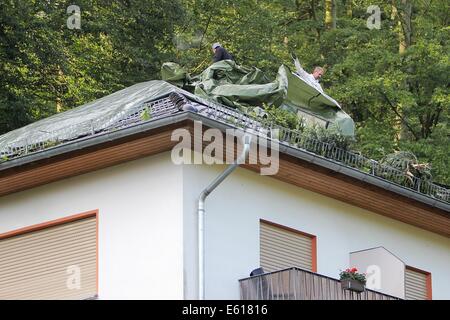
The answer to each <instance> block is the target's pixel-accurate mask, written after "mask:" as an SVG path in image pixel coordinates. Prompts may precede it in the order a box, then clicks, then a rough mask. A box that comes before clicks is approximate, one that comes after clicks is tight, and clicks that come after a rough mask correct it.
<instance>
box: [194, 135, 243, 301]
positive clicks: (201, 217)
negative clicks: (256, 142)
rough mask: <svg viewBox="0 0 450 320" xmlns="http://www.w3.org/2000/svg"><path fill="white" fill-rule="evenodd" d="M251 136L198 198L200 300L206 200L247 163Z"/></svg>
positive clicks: (203, 265)
mask: <svg viewBox="0 0 450 320" xmlns="http://www.w3.org/2000/svg"><path fill="white" fill-rule="evenodd" d="M250 142H251V136H249V135H245V136H244V149H243V150H242V154H241V155H240V156H239V157H238V158H237V159H236V161H234V162H233V163H232V164H231V165H229V166H228V168H226V169H225V171H223V172H222V173H221V174H220V175H219V176H218V177H217V178H216V179H214V181H213V182H211V184H210V185H209V186H208V187H206V188H205V189H204V190H203V191H202V192H201V193H200V196H199V198H198V207H197V213H198V299H199V300H204V299H205V200H206V197H207V196H208V195H209V194H211V192H213V191H214V189H215V188H216V187H217V186H218V185H219V184H220V183H221V182H222V181H223V180H225V178H226V177H228V176H229V175H230V174H231V173H232V172H233V171H234V170H235V169H236V168H237V167H238V166H239V164H241V163H245V159H247V155H248V153H249V150H250Z"/></svg>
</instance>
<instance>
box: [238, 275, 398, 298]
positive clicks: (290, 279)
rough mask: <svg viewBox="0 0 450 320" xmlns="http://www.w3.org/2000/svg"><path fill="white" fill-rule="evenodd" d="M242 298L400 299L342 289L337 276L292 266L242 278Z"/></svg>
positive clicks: (367, 290) (371, 292)
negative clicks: (331, 276) (332, 276)
mask: <svg viewBox="0 0 450 320" xmlns="http://www.w3.org/2000/svg"><path fill="white" fill-rule="evenodd" d="M239 283H240V295H241V300H400V299H399V298H396V297H393V296H390V295H387V294H383V293H380V292H377V291H373V290H369V289H366V290H365V291H364V292H353V291H349V290H343V289H341V283H340V281H339V280H337V279H333V278H330V277H327V276H323V275H320V274H317V273H314V272H310V271H306V270H302V269H299V268H289V269H284V270H280V271H275V272H270V273H265V274H261V275H257V276H253V277H249V278H245V279H241V280H239Z"/></svg>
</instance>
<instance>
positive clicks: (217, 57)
mask: <svg viewBox="0 0 450 320" xmlns="http://www.w3.org/2000/svg"><path fill="white" fill-rule="evenodd" d="M221 60H234V58H233V56H232V55H231V54H229V53H228V51H227V50H225V48H222V47H217V49H216V52H215V53H214V58H213V62H218V61H221Z"/></svg>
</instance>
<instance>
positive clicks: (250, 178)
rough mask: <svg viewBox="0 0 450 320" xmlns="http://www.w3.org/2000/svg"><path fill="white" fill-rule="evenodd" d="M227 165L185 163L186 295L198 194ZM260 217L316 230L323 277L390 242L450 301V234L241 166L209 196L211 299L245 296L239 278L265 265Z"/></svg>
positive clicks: (189, 294)
mask: <svg viewBox="0 0 450 320" xmlns="http://www.w3.org/2000/svg"><path fill="white" fill-rule="evenodd" d="M224 168H225V167H224V166H215V167H211V166H203V167H200V166H194V165H186V166H184V168H183V181H184V195H183V196H184V198H183V203H184V210H185V222H184V226H185V228H187V230H185V235H184V241H185V252H184V256H185V270H186V271H189V272H186V278H185V283H186V285H187V288H185V292H186V298H191V299H194V298H196V292H197V291H196V290H197V289H196V288H197V276H196V273H195V272H196V259H197V255H196V246H195V245H194V246H192V244H195V243H196V242H195V241H196V231H195V229H194V228H195V227H196V215H195V205H196V199H197V197H198V194H199V193H200V191H201V190H202V189H203V188H204V187H205V186H206V185H207V184H209V182H210V181H211V180H212V179H213V178H214V177H216V176H217V175H218V174H219V173H220V172H221V171H222V170H223V169H224ZM260 218H261V219H265V220H269V221H273V222H276V223H279V224H282V225H285V226H288V227H291V228H294V229H298V230H300V231H304V232H307V233H311V234H314V235H316V236H317V257H318V261H317V265H318V272H319V273H321V274H324V275H327V276H331V277H334V278H338V275H339V272H340V270H343V269H345V268H347V267H349V253H350V252H352V251H357V250H362V249H367V248H373V247H377V246H384V247H385V248H386V249H388V250H389V251H391V252H392V253H394V254H395V255H396V256H398V257H399V258H400V259H402V260H403V261H404V262H405V263H406V264H407V265H410V266H413V267H417V268H420V269H423V270H426V271H429V272H431V273H432V282H433V283H432V286H433V298H434V299H450V274H449V273H448V269H449V267H450V239H448V238H445V237H442V236H439V235H437V234H434V233H431V232H428V231H425V230H422V229H419V228H416V227H413V226H410V225H407V224H404V223H402V222H399V221H396V220H392V219H389V218H386V217H383V216H380V215H377V214H374V213H371V212H369V211H367V210H364V209H360V208H357V207H354V206H351V205H348V204H345V203H343V202H340V201H337V200H333V199H330V198H327V197H324V196H322V195H319V194H315V193H313V192H310V191H307V190H304V189H301V188H298V187H295V186H293V185H289V184H286V183H283V182H280V181H278V180H275V179H273V178H270V177H263V176H259V175H258V174H256V173H254V172H251V171H248V170H245V169H241V168H239V169H237V170H236V171H235V172H233V173H232V175H231V176H230V177H228V178H227V180H225V181H224V182H223V184H222V185H220V186H219V187H218V188H217V189H216V190H215V191H214V192H213V193H212V194H211V195H210V196H209V197H208V198H207V200H206V224H205V225H206V257H205V259H206V279H205V281H206V283H205V286H206V298H207V299H239V284H238V279H241V278H245V277H248V276H249V273H250V271H251V270H253V269H254V268H257V267H259V219H260ZM193 231H195V232H193ZM192 271H194V272H192Z"/></svg>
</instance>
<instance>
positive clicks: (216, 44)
mask: <svg viewBox="0 0 450 320" xmlns="http://www.w3.org/2000/svg"><path fill="white" fill-rule="evenodd" d="M217 47H221V45H220V43H218V42H216V43H214V44H213V45H212V48H213V49H215V48H217Z"/></svg>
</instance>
